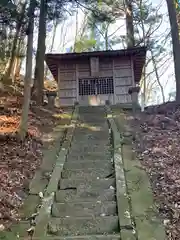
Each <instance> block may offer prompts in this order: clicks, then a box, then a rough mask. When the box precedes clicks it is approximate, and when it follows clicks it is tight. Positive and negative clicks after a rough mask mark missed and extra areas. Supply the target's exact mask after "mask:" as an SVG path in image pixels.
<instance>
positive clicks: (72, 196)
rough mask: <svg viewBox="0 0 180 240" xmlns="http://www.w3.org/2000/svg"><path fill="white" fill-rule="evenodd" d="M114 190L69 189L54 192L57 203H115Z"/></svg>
mask: <svg viewBox="0 0 180 240" xmlns="http://www.w3.org/2000/svg"><path fill="white" fill-rule="evenodd" d="M115 194H116V192H115V189H106V190H103V189H101V187H99V188H93V189H80V190H76V189H69V190H59V191H57V192H56V201H57V202H62V203H63V202H89V201H95V200H96V201H116V196H115Z"/></svg>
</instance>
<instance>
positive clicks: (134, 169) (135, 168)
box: [112, 114, 166, 240]
mask: <svg viewBox="0 0 180 240" xmlns="http://www.w3.org/2000/svg"><path fill="white" fill-rule="evenodd" d="M112 118H113V119H114V117H113V114H112ZM114 121H116V126H118V127H116V131H118V132H119V127H120V129H121V133H119V135H120V134H121V136H122V138H121V144H122V146H121V154H122V162H123V168H124V176H125V181H126V189H127V192H128V195H129V201H130V211H131V217H132V223H133V225H134V226H135V234H134V236H133V238H128V237H127V236H129V231H127V230H125V229H124V230H122V231H121V238H122V240H123V239H130V240H131V239H132V240H133V239H138V240H144V239H162V240H164V239H166V237H165V229H164V226H163V224H162V223H161V221H160V219H159V216H158V212H157V209H156V206H155V204H154V199H153V193H152V189H151V186H150V182H149V179H148V176H147V174H146V172H145V170H144V169H143V168H142V166H141V163H140V161H139V160H138V159H137V158H136V156H135V154H134V153H133V150H132V133H133V130H132V129H131V128H130V126H129V125H128V123H127V122H126V119H125V117H124V116H120V119H119V121H120V122H119V121H117V119H114ZM118 122H119V124H118ZM121 124H123V128H122V127H121V126H119V125H121ZM127 234H128V235H127Z"/></svg>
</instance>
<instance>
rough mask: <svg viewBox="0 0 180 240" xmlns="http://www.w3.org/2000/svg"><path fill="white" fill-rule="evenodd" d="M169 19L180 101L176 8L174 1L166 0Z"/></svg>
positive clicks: (179, 57)
mask: <svg viewBox="0 0 180 240" xmlns="http://www.w3.org/2000/svg"><path fill="white" fill-rule="evenodd" d="M166 2H167V7H168V13H169V21H170V26H171V37H172V46H173V56H174V69H175V79H176V101H177V103H180V67H179V66H180V44H179V31H178V24H177V18H176V9H175V4H174V1H172V0H166Z"/></svg>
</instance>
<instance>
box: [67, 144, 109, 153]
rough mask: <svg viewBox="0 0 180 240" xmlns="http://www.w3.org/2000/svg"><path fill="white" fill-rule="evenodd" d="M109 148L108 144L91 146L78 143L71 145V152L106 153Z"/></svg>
mask: <svg viewBox="0 0 180 240" xmlns="http://www.w3.org/2000/svg"><path fill="white" fill-rule="evenodd" d="M109 148H110V144H108V143H107V144H99V142H98V143H96V144H92V145H89V144H85V143H83V144H81V145H80V144H79V143H72V144H71V151H77V150H78V151H82V152H86V151H89V152H103V151H107V150H108V149H109Z"/></svg>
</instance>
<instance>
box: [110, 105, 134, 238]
mask: <svg viewBox="0 0 180 240" xmlns="http://www.w3.org/2000/svg"><path fill="white" fill-rule="evenodd" d="M106 111H107V119H108V122H109V125H110V128H111V134H112V139H113V143H112V144H113V149H114V167H115V175H116V196H117V206H118V217H119V224H120V232H122V231H123V230H122V229H130V231H128V234H129V235H130V236H131V238H129V239H133V237H134V235H133V232H132V231H133V225H132V219H131V212H130V205H129V199H128V194H127V189H126V179H125V173H124V166H123V159H122V149H121V146H122V144H121V142H122V139H121V136H120V133H119V131H118V129H117V126H116V124H115V121H114V119H113V115H112V112H111V109H110V107H109V106H106ZM120 234H122V235H124V233H123V232H122V233H120Z"/></svg>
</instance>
